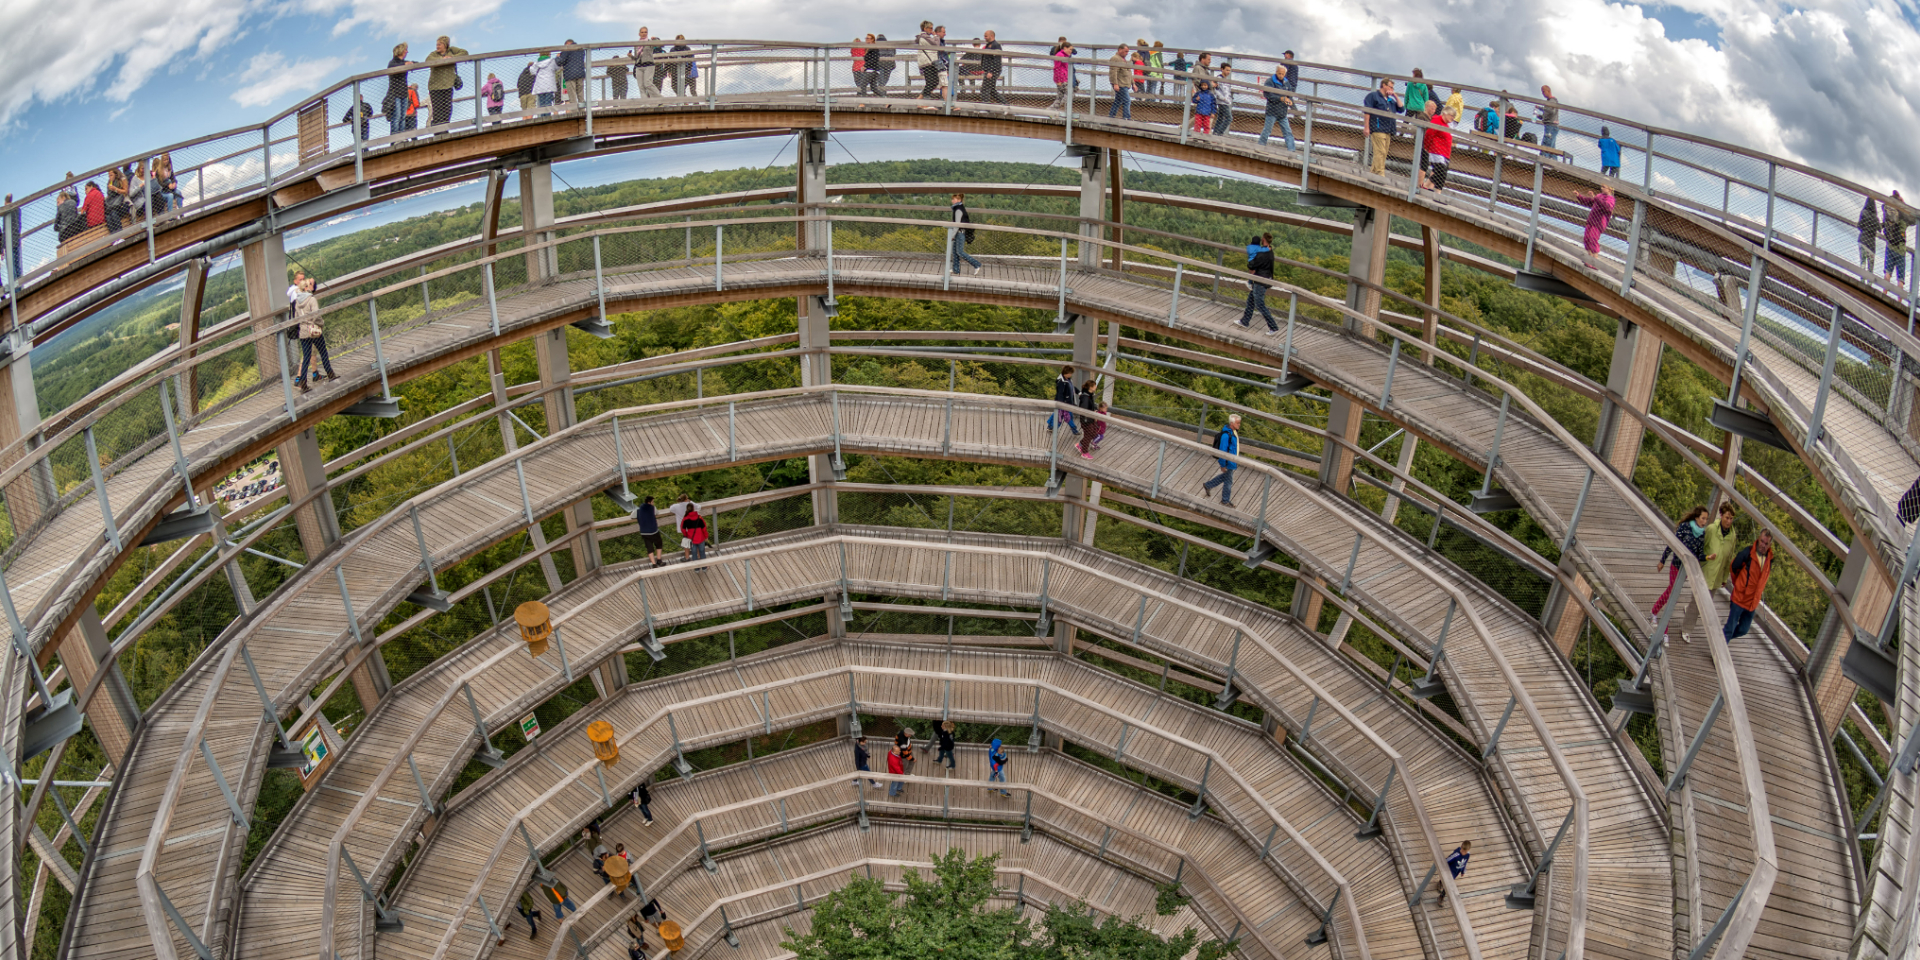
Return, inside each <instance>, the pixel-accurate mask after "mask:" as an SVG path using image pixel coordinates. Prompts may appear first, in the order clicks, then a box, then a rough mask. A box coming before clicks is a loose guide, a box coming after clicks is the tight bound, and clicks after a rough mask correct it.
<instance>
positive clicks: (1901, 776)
mask: <svg viewBox="0 0 1920 960" xmlns="http://www.w3.org/2000/svg"><path fill="white" fill-rule="evenodd" d="M1901 614H1902V618H1903V623H1902V627H1903V629H1904V634H1903V636H1904V637H1905V638H1906V640H1905V642H1904V643H1903V644H1902V645H1901V649H1900V699H1899V700H1898V701H1897V702H1895V703H1889V704H1886V705H1885V708H1886V711H1887V716H1888V717H1889V718H1890V719H1891V720H1892V725H1893V734H1894V735H1893V737H1892V738H1891V741H1892V745H1893V749H1894V751H1895V752H1896V754H1897V752H1898V751H1899V750H1900V749H1901V745H1902V744H1904V743H1906V742H1907V740H1908V738H1910V737H1912V736H1913V735H1914V729H1915V727H1916V726H1920V643H1916V642H1914V639H1913V638H1915V637H1920V600H1916V599H1915V598H1914V595H1913V593H1912V592H1911V591H1909V592H1908V593H1907V595H1906V598H1905V604H1904V606H1903V608H1902V610H1901ZM1888 777H1889V783H1888V785H1887V795H1886V799H1885V800H1884V801H1882V811H1881V819H1880V829H1879V836H1878V837H1877V838H1876V839H1875V841H1874V845H1873V861H1872V863H1871V864H1869V866H1868V873H1867V890H1868V892H1869V894H1870V896H1869V897H1868V898H1867V906H1866V910H1865V912H1864V913H1863V915H1862V916H1861V919H1860V924H1859V926H1858V927H1857V928H1856V929H1855V930H1854V942H1853V957H1854V960H1899V958H1901V957H1914V956H1920V765H1916V766H1915V767H1914V769H1913V770H1912V771H1910V772H1907V773H1901V772H1900V771H1899V769H1898V768H1897V767H1896V768H1894V769H1893V770H1890V771H1889V774H1888ZM1862 829H1864V825H1863V826H1862Z"/></svg>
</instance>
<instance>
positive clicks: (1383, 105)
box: [1361, 80, 1406, 177]
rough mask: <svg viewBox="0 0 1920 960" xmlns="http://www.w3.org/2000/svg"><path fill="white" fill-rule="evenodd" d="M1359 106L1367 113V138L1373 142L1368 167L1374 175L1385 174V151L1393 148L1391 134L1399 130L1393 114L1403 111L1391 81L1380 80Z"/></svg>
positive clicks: (1380, 175) (1382, 175) (1381, 175)
mask: <svg viewBox="0 0 1920 960" xmlns="http://www.w3.org/2000/svg"><path fill="white" fill-rule="evenodd" d="M1361 106H1364V107H1366V108H1367V109H1368V110H1369V111H1374V112H1371V113H1368V114H1367V139H1368V140H1370V141H1371V142H1372V143H1373V162H1372V164H1371V166H1370V169H1372V171H1373V175H1374V176H1376V177H1384V176H1386V175H1387V152H1388V151H1389V150H1391V149H1392V148H1393V135H1394V133H1395V132H1396V131H1397V130H1399V124H1398V123H1395V122H1394V119H1393V116H1392V115H1393V114H1396V113H1405V112H1406V111H1405V110H1403V109H1401V107H1400V98H1399V97H1396V96H1394V95H1393V81H1392V80H1382V81H1380V89H1378V90H1374V91H1371V92H1369V93H1368V94H1367V99H1366V100H1364V101H1362V103H1361Z"/></svg>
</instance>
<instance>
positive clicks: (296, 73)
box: [233, 51, 345, 107]
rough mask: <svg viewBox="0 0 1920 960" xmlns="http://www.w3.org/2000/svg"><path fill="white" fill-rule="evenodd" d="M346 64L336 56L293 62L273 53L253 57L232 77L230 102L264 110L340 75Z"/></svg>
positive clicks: (320, 85) (258, 54)
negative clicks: (235, 86)
mask: <svg viewBox="0 0 1920 960" xmlns="http://www.w3.org/2000/svg"><path fill="white" fill-rule="evenodd" d="M344 63H345V61H343V60H341V59H340V58H339V57H322V58H320V59H318V60H295V61H293V62H292V63H288V62H287V58H286V57H284V56H282V55H281V54H279V53H278V52H275V51H268V52H266V53H257V54H254V56H253V59H252V60H249V61H247V65H246V67H245V68H244V69H242V70H241V71H240V76H239V77H237V78H235V82H236V84H237V85H238V87H237V89H235V90H234V91H233V102H234V103H237V104H239V105H241V106H243V107H264V106H268V105H270V104H273V103H275V102H276V101H278V100H280V98H282V97H284V96H286V95H288V94H290V93H303V94H304V93H310V92H312V91H314V90H317V89H319V88H320V87H323V86H325V85H326V83H327V81H329V80H333V79H336V78H338V77H340V76H341V75H342V73H341V66H342V65H343V64H344Z"/></svg>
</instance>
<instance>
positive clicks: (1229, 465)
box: [1200, 413, 1240, 507]
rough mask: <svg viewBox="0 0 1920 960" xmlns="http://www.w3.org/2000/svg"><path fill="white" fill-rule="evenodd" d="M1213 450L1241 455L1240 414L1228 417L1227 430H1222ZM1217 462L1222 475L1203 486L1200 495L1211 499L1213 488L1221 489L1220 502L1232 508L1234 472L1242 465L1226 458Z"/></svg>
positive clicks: (1235, 455) (1231, 455) (1230, 454)
mask: <svg viewBox="0 0 1920 960" xmlns="http://www.w3.org/2000/svg"><path fill="white" fill-rule="evenodd" d="M1213 448H1214V449H1215V450H1218V451H1220V452H1221V453H1224V454H1226V455H1227V456H1229V457H1237V456H1239V455H1240V415H1239V414H1237V413H1236V414H1232V415H1230V416H1228V417H1227V426H1226V429H1224V430H1221V431H1220V436H1218V437H1216V438H1215V439H1214V441H1213ZM1217 461H1218V463H1219V464H1220V475H1219V476H1217V477H1214V478H1213V479H1212V480H1208V481H1207V482H1206V483H1204V484H1201V485H1200V493H1201V495H1203V496H1207V497H1211V496H1213V488H1214V487H1216V486H1217V487H1219V488H1220V502H1221V503H1222V504H1225V505H1226V506H1229V507H1231V506H1233V471H1235V470H1238V469H1239V468H1240V465H1239V464H1237V463H1234V462H1233V461H1232V460H1228V459H1227V458H1226V457H1219V458H1217Z"/></svg>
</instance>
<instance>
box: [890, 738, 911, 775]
mask: <svg viewBox="0 0 1920 960" xmlns="http://www.w3.org/2000/svg"><path fill="white" fill-rule="evenodd" d="M893 747H894V749H896V750H898V751H900V772H901V773H905V774H909V775H910V774H912V773H913V728H912V727H901V728H900V729H899V730H897V731H895V732H894V734H893Z"/></svg>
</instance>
